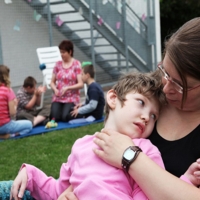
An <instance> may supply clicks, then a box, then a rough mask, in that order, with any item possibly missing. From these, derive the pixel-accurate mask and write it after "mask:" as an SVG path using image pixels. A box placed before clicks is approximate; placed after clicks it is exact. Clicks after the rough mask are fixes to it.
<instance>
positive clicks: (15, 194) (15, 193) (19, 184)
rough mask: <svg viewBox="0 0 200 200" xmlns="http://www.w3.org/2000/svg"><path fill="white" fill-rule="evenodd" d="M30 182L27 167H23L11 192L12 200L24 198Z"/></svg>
mask: <svg viewBox="0 0 200 200" xmlns="http://www.w3.org/2000/svg"><path fill="white" fill-rule="evenodd" d="M27 181H28V176H27V172H26V167H23V168H22V170H21V171H20V172H19V174H18V175H17V177H16V178H15V180H14V182H13V185H12V188H11V191H10V200H12V199H14V200H19V199H22V197H23V196H24V191H25V189H26V185H27Z"/></svg>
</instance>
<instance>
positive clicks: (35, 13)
mask: <svg viewBox="0 0 200 200" xmlns="http://www.w3.org/2000/svg"><path fill="white" fill-rule="evenodd" d="M41 17H42V15H40V14H39V13H38V12H37V11H36V10H34V14H33V18H34V19H35V21H36V22H38V21H40V19H41Z"/></svg>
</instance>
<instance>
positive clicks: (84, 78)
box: [81, 69, 88, 83]
mask: <svg viewBox="0 0 200 200" xmlns="http://www.w3.org/2000/svg"><path fill="white" fill-rule="evenodd" d="M81 78H82V81H83V83H87V80H88V74H85V73H84V71H83V69H82V72H81Z"/></svg>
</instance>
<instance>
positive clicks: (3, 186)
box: [0, 181, 34, 200]
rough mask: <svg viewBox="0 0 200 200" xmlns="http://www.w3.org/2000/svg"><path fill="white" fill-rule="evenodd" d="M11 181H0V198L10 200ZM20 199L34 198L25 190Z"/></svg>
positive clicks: (32, 199) (28, 199) (30, 199)
mask: <svg viewBox="0 0 200 200" xmlns="http://www.w3.org/2000/svg"><path fill="white" fill-rule="evenodd" d="M12 184H13V181H0V199H1V200H10V190H11V187H12ZM22 200H34V198H33V197H31V195H30V192H29V191H28V190H25V192H24V196H23V198H22Z"/></svg>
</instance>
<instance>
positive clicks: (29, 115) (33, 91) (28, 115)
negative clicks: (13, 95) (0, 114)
mask: <svg viewBox="0 0 200 200" xmlns="http://www.w3.org/2000/svg"><path fill="white" fill-rule="evenodd" d="M36 84H37V82H36V80H35V79H34V78H33V77H31V76H28V77H27V78H26V79H25V80H24V84H23V86H22V87H21V88H20V89H19V90H18V92H17V100H18V106H17V115H16V119H17V120H18V119H27V120H30V121H31V122H32V124H33V126H36V125H38V124H40V123H42V122H43V124H44V125H46V124H45V123H47V122H48V117H49V113H50V108H48V107H46V106H44V107H43V108H42V109H38V110H37V109H36V108H37V106H39V105H40V101H41V94H42V93H43V92H45V91H46V88H45V87H44V86H39V87H38V88H36Z"/></svg>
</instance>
